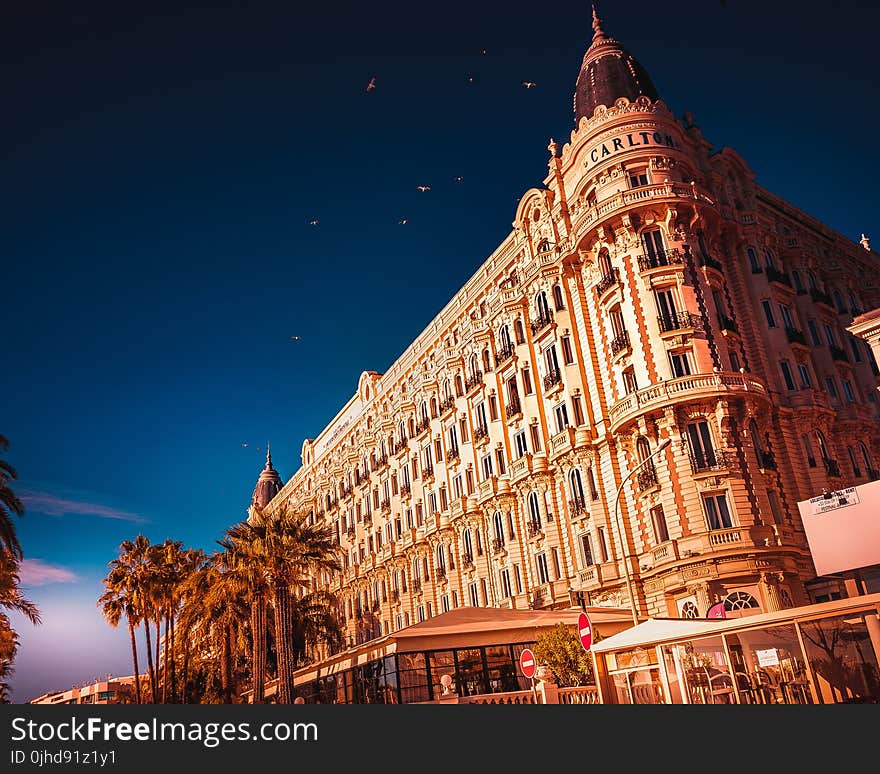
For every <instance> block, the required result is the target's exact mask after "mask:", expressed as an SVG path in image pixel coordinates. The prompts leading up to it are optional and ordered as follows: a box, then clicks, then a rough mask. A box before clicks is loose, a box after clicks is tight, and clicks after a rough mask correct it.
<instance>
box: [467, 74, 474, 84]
mask: <svg viewBox="0 0 880 774" xmlns="http://www.w3.org/2000/svg"><path fill="white" fill-rule="evenodd" d="M467 80H468V83H473V82H474V76H473V75H469V76H468V79H467Z"/></svg>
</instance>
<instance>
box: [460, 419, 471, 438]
mask: <svg viewBox="0 0 880 774" xmlns="http://www.w3.org/2000/svg"><path fill="white" fill-rule="evenodd" d="M459 427H460V428H461V442H462V443H467V442H468V440H469V438H470V436H469V435H468V423H467V419H462V420H461V422H459Z"/></svg>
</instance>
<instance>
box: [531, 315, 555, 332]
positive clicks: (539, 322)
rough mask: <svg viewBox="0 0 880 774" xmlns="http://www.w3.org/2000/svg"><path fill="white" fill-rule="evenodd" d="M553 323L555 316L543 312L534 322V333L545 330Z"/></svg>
mask: <svg viewBox="0 0 880 774" xmlns="http://www.w3.org/2000/svg"><path fill="white" fill-rule="evenodd" d="M552 322H553V315H552V314H551V313H550V312H541V314H539V315H538V316H537V317H536V318H535V319H534V320H532V333H537V332H538V331H542V330H544V328H546V327H547V326H548V325H550V323H552Z"/></svg>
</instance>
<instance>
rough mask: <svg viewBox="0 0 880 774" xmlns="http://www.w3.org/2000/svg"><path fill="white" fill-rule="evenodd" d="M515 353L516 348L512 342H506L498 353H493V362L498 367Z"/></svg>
mask: <svg viewBox="0 0 880 774" xmlns="http://www.w3.org/2000/svg"><path fill="white" fill-rule="evenodd" d="M515 352H516V347H515V346H514V345H513V343H512V342H506V343H504V344H502V345H501V347H500V348H499V349H498V351H497V352H496V353H495V362H496V363H498V364H499V365H500V364H501V363H503V362H504V361H506V360H509V359H510V358H512V357H513V355H514V353H515Z"/></svg>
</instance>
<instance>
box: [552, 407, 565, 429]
mask: <svg viewBox="0 0 880 774" xmlns="http://www.w3.org/2000/svg"><path fill="white" fill-rule="evenodd" d="M553 413H554V414H555V416H556V432H557V433H561V432H562V431H563V430H565V428H566V427H568V408H567V407H566V405H565V403H564V402H563V403H560V404H559V405H558V406H556V407H555V408H554V409H553Z"/></svg>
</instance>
